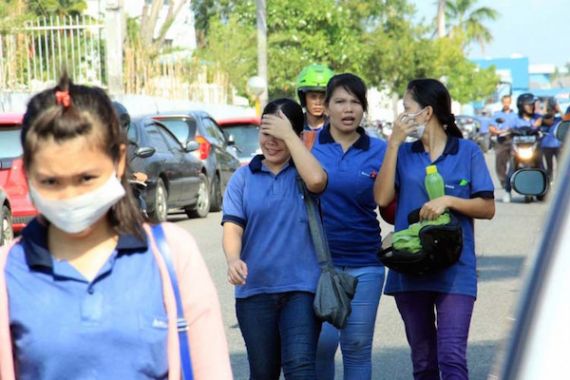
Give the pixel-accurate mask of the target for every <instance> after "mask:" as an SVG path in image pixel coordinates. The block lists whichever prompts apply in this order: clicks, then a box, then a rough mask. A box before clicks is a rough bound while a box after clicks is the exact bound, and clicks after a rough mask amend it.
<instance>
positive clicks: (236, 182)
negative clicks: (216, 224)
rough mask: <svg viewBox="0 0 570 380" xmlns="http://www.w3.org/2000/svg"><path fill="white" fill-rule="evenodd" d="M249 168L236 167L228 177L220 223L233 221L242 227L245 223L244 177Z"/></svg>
mask: <svg viewBox="0 0 570 380" xmlns="http://www.w3.org/2000/svg"><path fill="white" fill-rule="evenodd" d="M247 170H249V168H248V167H247V166H244V167H242V168H240V169H238V170H237V171H236V172H235V173H234V174H233V175H232V177H231V178H230V181H229V182H228V186H227V187H226V192H225V193H224V202H223V209H222V212H223V216H222V224H224V223H225V222H233V223H235V224H237V225H239V226H241V227H243V228H245V225H246V224H247V218H246V215H245V209H244V190H245V177H246V176H247V175H248V174H249V173H247Z"/></svg>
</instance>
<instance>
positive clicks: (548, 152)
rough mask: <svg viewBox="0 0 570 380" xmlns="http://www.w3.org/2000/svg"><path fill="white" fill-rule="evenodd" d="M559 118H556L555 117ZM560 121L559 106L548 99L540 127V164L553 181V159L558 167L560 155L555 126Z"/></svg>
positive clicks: (554, 101)
mask: <svg viewBox="0 0 570 380" xmlns="http://www.w3.org/2000/svg"><path fill="white" fill-rule="evenodd" d="M557 114H558V115H560V116H556V115H557ZM561 121H562V110H561V109H560V105H559V104H558V103H557V102H556V100H554V99H553V98H550V99H548V100H547V102H546V112H545V114H544V116H543V117H542V125H541V126H540V130H541V131H542V133H543V137H542V140H541V141H540V149H541V151H542V164H543V165H544V167H545V169H546V173H547V174H548V179H549V180H550V181H551V183H552V181H553V179H554V177H553V175H554V159H556V164H557V165H558V155H559V154H560V146H561V142H560V140H558V139H557V138H556V135H555V132H554V131H555V130H556V126H557V125H558V124H559V123H560V122H561Z"/></svg>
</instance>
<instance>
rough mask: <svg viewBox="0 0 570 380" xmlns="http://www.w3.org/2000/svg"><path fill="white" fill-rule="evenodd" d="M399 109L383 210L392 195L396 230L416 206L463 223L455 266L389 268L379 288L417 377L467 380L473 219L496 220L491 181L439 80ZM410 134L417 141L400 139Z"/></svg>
mask: <svg viewBox="0 0 570 380" xmlns="http://www.w3.org/2000/svg"><path fill="white" fill-rule="evenodd" d="M404 109H405V113H403V114H401V115H399V116H398V118H397V119H396V121H395V125H394V129H393V131H392V135H391V136H390V140H389V142H388V148H387V150H386V154H385V156H384V162H383V164H382V168H381V169H380V173H379V175H378V177H377V179H376V182H375V184H374V197H375V199H376V202H377V203H378V205H380V207H384V206H386V205H388V204H389V203H390V201H392V199H394V197H395V196H396V195H397V206H396V220H395V224H394V229H395V231H400V230H404V229H406V228H408V225H409V223H408V214H410V213H411V212H412V211H413V210H416V209H420V212H419V215H420V219H436V218H437V217H438V216H440V215H441V214H442V213H443V212H444V211H445V210H449V211H451V212H452V213H453V214H454V215H455V216H456V217H457V219H458V220H459V222H460V223H461V227H462V230H463V249H462V252H461V256H460V258H459V261H458V262H457V263H455V264H454V265H452V266H450V267H449V268H446V269H443V270H441V271H438V272H435V273H430V274H424V275H421V276H418V275H415V276H414V275H407V274H403V273H399V272H396V271H394V270H390V271H389V273H388V277H387V281H386V287H385V290H384V292H385V293H386V294H388V295H393V296H394V298H395V301H396V305H397V306H398V310H399V312H400V315H401V316H402V319H403V321H404V325H405V328H406V337H407V339H408V343H409V344H410V347H411V351H412V362H413V368H414V378H415V379H440V378H443V379H468V373H467V357H466V349H467V337H468V333H469V324H470V322H471V313H472V311H473V305H474V302H475V297H476V295H477V275H476V262H475V244H474V232H473V219H474V218H481V219H491V218H492V217H493V215H494V213H495V203H494V196H493V190H494V186H493V182H492V180H491V177H490V175H489V171H488V169H487V166H486V164H485V160H484V158H483V155H482V153H481V150H480V149H479V147H478V146H477V145H476V144H475V143H473V142H472V141H468V140H464V139H462V135H461V132H460V131H459V129H458V128H457V126H456V125H455V118H454V116H453V114H452V113H451V97H450V95H449V92H448V91H447V89H446V88H445V86H444V85H443V84H442V83H441V82H439V81H437V80H435V79H417V80H413V81H411V82H410V83H409V84H408V88H407V91H406V94H405V96H404ZM413 134H415V135H416V136H415V137H417V138H419V140H417V141H415V142H409V143H404V141H405V139H406V137H407V136H410V135H413ZM430 165H435V166H436V167H437V170H438V172H439V173H440V174H441V176H442V177H443V181H444V189H445V195H443V196H441V197H439V198H436V199H433V200H430V199H429V197H428V193H427V190H426V189H425V186H424V178H425V174H426V167H427V166H430ZM434 311H435V312H434ZM436 321H437V323H436ZM440 374H441V377H440Z"/></svg>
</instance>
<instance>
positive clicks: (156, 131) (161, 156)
mask: <svg viewBox="0 0 570 380" xmlns="http://www.w3.org/2000/svg"><path fill="white" fill-rule="evenodd" d="M127 135H128V139H129V149H128V151H129V153H128V160H129V165H130V168H131V170H132V171H133V172H142V173H145V174H146V175H147V176H148V181H147V182H146V188H145V189H144V191H143V194H142V196H143V198H144V200H145V202H146V206H147V212H148V215H149V217H150V219H151V220H152V221H153V222H163V221H165V220H166V217H167V215H168V210H169V209H173V208H179V209H184V210H185V211H186V214H187V215H188V216H189V217H205V216H206V215H208V211H209V209H210V203H209V194H208V191H207V190H208V180H207V178H206V172H205V168H204V165H203V164H202V161H200V159H198V158H197V157H196V156H195V155H194V153H193V152H194V151H195V150H197V149H198V148H199V146H198V144H197V143H195V142H191V143H188V144H185V145H182V144H181V143H180V142H179V141H178V140H177V139H176V137H175V136H174V135H173V134H172V133H171V132H170V131H169V130H168V129H167V128H166V127H165V126H164V125H163V124H161V123H160V122H158V121H156V120H154V119H153V118H152V117H150V116H145V117H138V118H133V119H132V121H131V124H130V126H129V128H128V130H127Z"/></svg>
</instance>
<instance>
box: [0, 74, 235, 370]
mask: <svg viewBox="0 0 570 380" xmlns="http://www.w3.org/2000/svg"><path fill="white" fill-rule="evenodd" d="M22 144H23V148H24V156H23V159H24V167H25V169H26V172H27V176H28V181H29V186H30V196H31V198H32V200H33V202H34V204H35V206H36V207H37V209H38V211H39V213H40V215H41V216H40V217H38V218H36V219H35V220H33V221H32V222H30V224H29V225H28V226H27V227H26V228H25V229H24V231H23V233H22V237H21V239H19V240H18V241H16V242H15V243H14V244H13V245H12V246H11V247H6V249H3V250H2V251H1V253H0V347H2V350H1V351H0V378H1V379H2V380H11V379H15V378H18V379H23V380H26V379H71V378H84V377H85V378H101V379H177V380H178V379H180V377H181V375H180V374H181V357H183V356H182V355H180V354H179V343H180V340H179V339H178V336H177V329H176V320H177V306H176V300H175V296H174V294H173V288H172V285H171V283H170V275H169V274H168V269H167V265H166V264H165V263H166V261H165V260H164V258H163V257H162V256H161V254H160V252H159V251H158V250H157V249H156V247H157V244H158V242H157V241H156V240H155V237H154V236H155V235H154V233H151V232H150V227H149V226H148V225H146V224H144V223H143V219H142V216H141V215H140V213H139V211H138V209H137V203H136V201H135V200H134V198H133V196H132V194H131V192H130V189H129V188H128V184H127V180H126V178H125V172H126V163H125V161H126V136H125V135H124V133H123V131H122V130H121V128H120V126H119V121H118V119H117V116H116V115H115V113H114V111H113V107H112V105H111V101H110V99H109V98H108V97H107V95H106V94H105V92H104V91H103V90H102V89H99V88H95V87H87V86H80V85H74V84H73V83H72V82H71V81H70V80H69V79H68V78H67V76H66V75H65V74H64V76H63V77H62V78H61V79H60V82H59V84H58V85H57V87H55V88H51V89H48V90H45V91H43V92H42V93H40V94H37V95H35V96H34V97H33V98H32V99H31V100H30V102H29V104H28V107H27V110H26V113H25V115H24V123H23V130H22ZM162 229H163V230H164V234H165V237H166V239H165V240H166V245H167V246H168V247H169V250H170V251H171V254H172V256H173V257H172V262H173V263H174V269H175V273H174V275H175V276H176V278H177V280H178V285H179V289H180V294H181V297H180V299H181V309H182V310H180V312H181V313H183V317H184V318H185V319H186V321H187V322H188V325H189V327H188V339H187V340H188V345H189V346H190V354H191V363H192V365H193V367H194V378H195V379H212V378H216V379H230V378H231V370H230V365H229V357H228V353H227V345H226V341H225V336H224V332H223V324H222V320H221V313H220V308H219V303H218V300H217V294H216V290H215V288H214V286H213V283H212V281H211V279H210V277H209V274H208V271H207V269H206V266H205V264H204V262H203V260H202V257H201V255H200V253H199V251H198V248H197V246H196V244H195V242H194V240H193V238H192V237H191V236H190V235H188V234H187V233H186V232H185V231H183V230H181V229H179V228H177V227H176V226H174V225H169V224H164V225H163V226H162ZM182 271H183V272H182ZM182 273H183V275H182ZM189 280H191V281H192V283H191V284H190V283H189ZM86 342H88V343H86ZM182 360H183V359H182Z"/></svg>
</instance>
